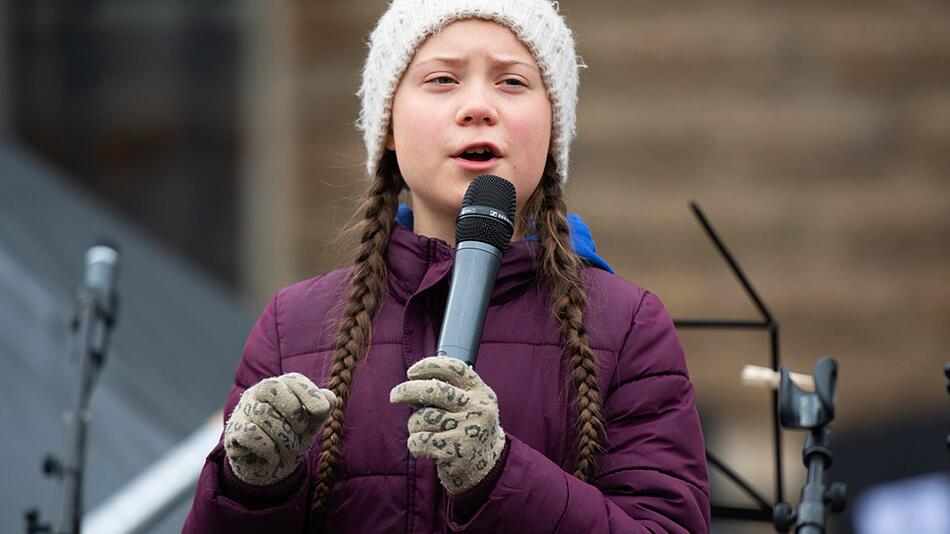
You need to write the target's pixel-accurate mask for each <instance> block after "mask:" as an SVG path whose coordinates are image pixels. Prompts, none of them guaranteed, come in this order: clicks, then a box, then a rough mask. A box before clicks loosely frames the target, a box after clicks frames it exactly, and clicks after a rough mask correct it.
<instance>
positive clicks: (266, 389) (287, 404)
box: [254, 378, 310, 434]
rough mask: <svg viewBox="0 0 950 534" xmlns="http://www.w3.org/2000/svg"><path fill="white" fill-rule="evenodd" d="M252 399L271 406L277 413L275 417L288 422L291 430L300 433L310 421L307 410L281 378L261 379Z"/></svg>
mask: <svg viewBox="0 0 950 534" xmlns="http://www.w3.org/2000/svg"><path fill="white" fill-rule="evenodd" d="M254 400H256V401H259V402H264V403H267V404H269V405H270V406H272V407H273V408H274V409H275V410H276V411H277V413H278V415H277V416H276V417H277V418H279V419H283V420H284V421H286V422H288V423H290V426H291V430H292V432H296V433H297V434H302V433H303V432H304V431H305V430H306V429H307V424H308V423H309V422H310V415H309V412H307V410H305V409H304V406H303V404H301V401H300V398H299V397H297V395H296V394H295V393H294V392H293V391H292V390H291V389H290V387H289V385H288V384H287V383H285V382H284V381H283V380H281V379H278V378H269V379H267V380H264V381H262V382H261V383H260V384H258V385H257V389H256V390H255V391H254ZM271 417H274V416H271Z"/></svg>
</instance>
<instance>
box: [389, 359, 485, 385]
mask: <svg viewBox="0 0 950 534" xmlns="http://www.w3.org/2000/svg"><path fill="white" fill-rule="evenodd" d="M406 376H407V377H408V378H409V379H410V380H424V379H427V378H435V379H438V380H442V381H443V382H448V383H449V384H452V385H453V386H455V387H457V388H461V389H466V390H467V389H472V388H474V387H476V386H478V385H480V384H481V383H482V379H481V378H479V376H478V374H477V373H476V372H475V371H474V370H473V369H472V368H471V367H470V366H469V365H468V364H467V363H465V362H463V361H462V360H458V359H455V358H449V357H448V356H429V357H428V358H423V359H421V360H419V361H418V362H416V363H414V364H413V365H412V367H410V368H409V370H408V371H406Z"/></svg>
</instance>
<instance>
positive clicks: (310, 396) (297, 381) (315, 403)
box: [280, 373, 336, 421]
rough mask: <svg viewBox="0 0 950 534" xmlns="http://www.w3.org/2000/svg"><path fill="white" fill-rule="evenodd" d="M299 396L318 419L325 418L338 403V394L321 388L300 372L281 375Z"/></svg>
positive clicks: (305, 407) (306, 408)
mask: <svg viewBox="0 0 950 534" xmlns="http://www.w3.org/2000/svg"><path fill="white" fill-rule="evenodd" d="M280 380H281V382H282V383H284V384H286V385H287V386H288V387H289V388H290V390H291V391H292V392H293V393H294V394H295V395H296V396H297V399H298V400H299V401H300V404H301V405H303V408H304V409H305V410H306V411H307V412H308V413H309V414H311V415H312V416H313V417H314V418H316V419H317V420H320V421H322V420H324V419H326V418H327V416H328V415H329V414H330V411H331V410H332V409H333V407H334V406H335V405H336V395H334V394H333V392H332V391H330V390H328V389H320V388H318V387H317V386H315V385H314V383H313V382H311V381H310V379H308V378H307V377H306V376H304V375H302V374H300V373H288V374H286V375H283V376H281V377H280Z"/></svg>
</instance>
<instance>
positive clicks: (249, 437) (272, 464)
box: [224, 373, 336, 486]
mask: <svg viewBox="0 0 950 534" xmlns="http://www.w3.org/2000/svg"><path fill="white" fill-rule="evenodd" d="M335 405H336V396H335V395H334V394H333V392H332V391H330V390H328V389H321V388H318V387H317V386H315V385H314V384H313V382H311V381H310V380H309V379H308V378H307V377H305V376H304V375H302V374H300V373H288V374H285V375H281V376H278V377H276V378H267V379H264V380H261V381H260V382H258V383H257V384H255V385H253V386H251V387H250V388H248V389H247V391H245V392H244V394H243V395H241V400H240V401H238V404H237V406H236V407H235V408H234V411H233V412H231V418H230V419H229V420H228V423H227V425H226V426H225V429H224V450H225V452H227V455H228V461H229V462H230V464H231V471H232V472H233V473H234V475H235V476H236V477H238V478H239V479H240V480H241V481H243V482H245V483H247V484H250V485H252V486H269V485H271V484H274V483H277V482H279V481H281V480H283V479H285V478H287V476H288V475H290V474H291V473H293V472H294V470H295V469H296V468H297V464H299V463H300V460H301V459H302V458H303V457H304V456H306V455H307V452H308V451H309V450H310V447H311V446H312V445H313V441H314V438H315V437H316V435H317V432H319V431H320V429H321V428H322V427H323V422H324V421H326V419H327V417H329V415H330V411H331V410H332V409H333V407H334V406H335Z"/></svg>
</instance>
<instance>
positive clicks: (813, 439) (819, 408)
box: [774, 356, 847, 534]
mask: <svg viewBox="0 0 950 534" xmlns="http://www.w3.org/2000/svg"><path fill="white" fill-rule="evenodd" d="M780 372H781V379H780V380H781V382H780V384H779V397H780V399H779V417H780V419H781V421H782V426H783V427H786V428H795V429H805V430H808V431H809V433H808V435H807V436H806V437H805V444H804V446H803V451H802V461H803V462H804V463H805V466H806V467H807V468H808V476H807V478H806V482H805V486H804V487H802V498H801V502H800V503H799V505H798V509H797V510H794V509H792V508H791V507H790V506H789V505H788V504H786V503H782V502H780V503H778V504H776V505H775V509H774V523H775V528H776V530H778V531H779V532H788V530H789V528H790V527H792V526H793V525H794V527H795V532H796V534H824V532H825V520H826V518H827V515H826V513H825V508H826V507H830V508H831V511H832V512H833V513H838V512H841V511H842V510H844V507H845V499H846V494H847V490H846V487H845V485H844V484H842V483H840V482H835V483H833V484H831V486H830V487H829V488H828V489H827V490H826V489H825V482H824V473H825V470H826V469H828V468H829V467H831V462H832V460H833V459H834V457H833V455H832V453H831V440H830V434H831V426H830V423H831V420H832V419H834V417H835V400H836V391H835V386H836V383H837V380H838V364H837V362H835V360H834V359H833V358H830V357H827V356H825V357H824V358H821V359H820V360H818V363H817V364H816V365H815V374H814V378H815V392H814V393H808V392H805V391H803V390H801V389H799V387H798V386H796V385H795V384H794V383H793V382H792V380H791V378H790V377H789V374H788V367H787V366H785V365H783V366H782V368H781V370H780Z"/></svg>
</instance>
